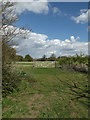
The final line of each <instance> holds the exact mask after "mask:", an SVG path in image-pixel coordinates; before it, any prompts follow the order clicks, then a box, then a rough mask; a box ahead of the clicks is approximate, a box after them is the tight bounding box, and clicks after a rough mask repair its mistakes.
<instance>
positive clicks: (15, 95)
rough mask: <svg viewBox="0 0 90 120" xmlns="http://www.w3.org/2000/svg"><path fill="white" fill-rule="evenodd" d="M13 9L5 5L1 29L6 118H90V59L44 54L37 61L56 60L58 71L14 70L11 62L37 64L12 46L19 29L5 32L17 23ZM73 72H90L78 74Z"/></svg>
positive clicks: (45, 69)
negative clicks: (89, 102)
mask: <svg viewBox="0 0 90 120" xmlns="http://www.w3.org/2000/svg"><path fill="white" fill-rule="evenodd" d="M12 6H13V4H12V3H10V2H6V3H5V4H4V5H3V6H2V7H3V8H2V10H3V12H2V13H3V14H2V27H1V28H0V30H1V29H2V30H3V36H2V61H3V62H2V95H3V118H16V117H17V118H33V117H36V118H88V98H89V96H88V94H89V90H88V74H87V71H88V70H87V67H88V66H89V65H88V59H89V56H83V55H82V54H81V55H80V56H79V55H76V56H72V57H58V58H56V56H55V55H54V54H52V55H51V56H50V57H49V58H47V57H46V55H44V56H43V57H42V58H39V59H36V61H38V60H41V61H56V62H58V66H59V67H58V68H57V69H56V68H34V69H32V68H31V67H25V66H24V67H23V68H22V67H20V66H19V67H15V66H13V67H12V64H11V63H12V62H14V61H33V58H32V57H31V56H30V55H29V54H28V55H26V56H25V58H23V57H22V56H21V55H16V50H15V49H14V48H13V47H12V46H13V45H15V43H14V42H13V38H14V37H16V36H17V34H15V31H16V30H17V29H15V30H8V32H5V29H6V28H7V27H8V26H9V25H12V23H13V22H15V21H16V20H17V16H15V17H12V18H9V17H8V16H7V14H6V10H7V8H8V7H9V8H10V9H8V10H9V11H8V14H11V12H12V10H13V9H12ZM18 34H19V33H18ZM17 64H18V65H19V64H20V63H17ZM25 64H26V63H23V65H25ZM27 64H28V63H27ZM30 64H31V63H30ZM30 64H29V65H30ZM59 68H65V69H59ZM66 68H68V70H66ZM69 69H72V71H71V70H69ZM73 69H75V70H77V71H83V72H86V73H81V72H76V71H74V70H73ZM82 113H83V114H82Z"/></svg>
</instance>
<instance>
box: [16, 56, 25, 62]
mask: <svg viewBox="0 0 90 120" xmlns="http://www.w3.org/2000/svg"><path fill="white" fill-rule="evenodd" d="M16 57H17V58H16V60H17V61H24V58H23V56H21V55H16Z"/></svg>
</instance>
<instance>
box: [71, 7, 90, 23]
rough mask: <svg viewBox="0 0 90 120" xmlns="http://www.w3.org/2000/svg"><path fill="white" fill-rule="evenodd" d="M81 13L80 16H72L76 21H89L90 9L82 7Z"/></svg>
mask: <svg viewBox="0 0 90 120" xmlns="http://www.w3.org/2000/svg"><path fill="white" fill-rule="evenodd" d="M80 12H81V13H80V15H79V16H78V17H74V16H72V17H71V18H72V19H73V20H74V21H75V22H76V23H82V24H84V23H87V22H88V15H89V14H90V10H87V9H82V10H80Z"/></svg>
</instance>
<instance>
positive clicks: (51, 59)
mask: <svg viewBox="0 0 90 120" xmlns="http://www.w3.org/2000/svg"><path fill="white" fill-rule="evenodd" d="M49 60H50V61H55V60H56V56H55V54H54V53H53V54H51V56H50V58H49Z"/></svg>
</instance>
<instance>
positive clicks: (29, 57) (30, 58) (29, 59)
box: [25, 55, 33, 62]
mask: <svg viewBox="0 0 90 120" xmlns="http://www.w3.org/2000/svg"><path fill="white" fill-rule="evenodd" d="M25 61H28V62H31V61H33V58H32V57H31V56H30V55H26V56H25Z"/></svg>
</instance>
